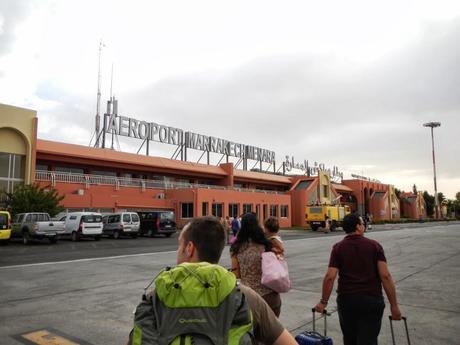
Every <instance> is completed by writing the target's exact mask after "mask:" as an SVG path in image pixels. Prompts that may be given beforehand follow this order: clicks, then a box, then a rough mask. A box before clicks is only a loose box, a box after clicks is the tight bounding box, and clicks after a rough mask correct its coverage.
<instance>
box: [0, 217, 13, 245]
mask: <svg viewBox="0 0 460 345" xmlns="http://www.w3.org/2000/svg"><path fill="white" fill-rule="evenodd" d="M10 237H11V215H10V213H9V212H8V211H0V241H1V242H6V241H8V240H9V239H10Z"/></svg>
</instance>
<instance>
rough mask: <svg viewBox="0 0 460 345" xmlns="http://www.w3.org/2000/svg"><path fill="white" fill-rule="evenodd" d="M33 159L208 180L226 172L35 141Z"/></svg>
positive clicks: (131, 155)
mask: <svg viewBox="0 0 460 345" xmlns="http://www.w3.org/2000/svg"><path fill="white" fill-rule="evenodd" d="M37 158H38V159H49V160H52V159H53V158H55V159H56V158H59V160H60V161H65V162H67V163H72V162H75V163H79V164H82V163H85V162H86V164H87V165H89V164H94V165H101V163H104V162H105V163H106V164H107V163H109V164H110V165H117V166H121V165H123V166H126V168H129V166H131V167H137V168H144V169H145V168H150V169H151V168H155V170H159V171H163V172H170V173H175V174H181V173H182V174H183V173H190V174H195V175H206V176H210V177H224V176H226V175H227V174H226V172H225V171H224V170H223V169H222V168H221V167H219V166H212V165H205V164H199V163H192V162H184V161H179V160H174V159H168V158H162V157H152V156H145V155H138V154H134V153H126V152H119V151H114V150H110V149H101V148H93V147H86V146H82V145H74V144H67V143H61V142H56V141H49V140H41V139H38V140H37Z"/></svg>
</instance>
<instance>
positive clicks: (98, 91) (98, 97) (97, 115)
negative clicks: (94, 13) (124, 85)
mask: <svg viewBox="0 0 460 345" xmlns="http://www.w3.org/2000/svg"><path fill="white" fill-rule="evenodd" d="M102 47H104V44H103V43H102V39H101V40H100V41H99V66H98V71H97V104H96V143H95V144H94V147H99V146H100V145H99V139H100V136H101V135H100V132H101V116H100V114H99V112H100V107H101V55H102ZM110 92H112V91H110Z"/></svg>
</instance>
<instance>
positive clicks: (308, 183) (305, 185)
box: [295, 180, 312, 190]
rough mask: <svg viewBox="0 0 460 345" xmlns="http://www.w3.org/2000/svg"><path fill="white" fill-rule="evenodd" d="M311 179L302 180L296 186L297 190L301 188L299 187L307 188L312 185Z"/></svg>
mask: <svg viewBox="0 0 460 345" xmlns="http://www.w3.org/2000/svg"><path fill="white" fill-rule="evenodd" d="M311 182H312V181H311V180H308V181H300V182H299V184H298V185H297V186H296V187H295V189H296V190H299V189H307V188H308V186H310V184H311Z"/></svg>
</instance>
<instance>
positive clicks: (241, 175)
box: [233, 169, 292, 185]
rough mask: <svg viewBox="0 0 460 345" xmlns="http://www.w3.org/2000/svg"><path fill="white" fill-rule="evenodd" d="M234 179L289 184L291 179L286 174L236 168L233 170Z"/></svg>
mask: <svg viewBox="0 0 460 345" xmlns="http://www.w3.org/2000/svg"><path fill="white" fill-rule="evenodd" d="M233 176H234V178H235V179H238V180H244V181H260V182H265V183H277V184H286V185H291V183H292V180H291V178H290V177H288V176H283V175H275V174H267V173H262V172H257V171H246V170H237V169H235V170H234V171H233Z"/></svg>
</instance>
